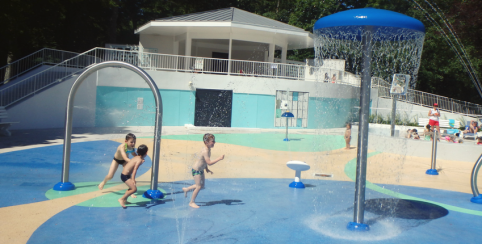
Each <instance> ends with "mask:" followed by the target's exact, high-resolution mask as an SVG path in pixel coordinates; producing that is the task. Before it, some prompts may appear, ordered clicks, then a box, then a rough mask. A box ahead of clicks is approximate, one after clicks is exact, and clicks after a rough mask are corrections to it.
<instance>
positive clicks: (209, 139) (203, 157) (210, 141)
mask: <svg viewBox="0 0 482 244" xmlns="http://www.w3.org/2000/svg"><path fill="white" fill-rule="evenodd" d="M203 141H204V145H205V147H203V149H202V150H201V153H200V155H199V157H198V159H197V160H196V162H195V163H194V165H193V166H192V176H193V177H194V182H195V184H194V185H192V186H190V187H187V188H182V190H183V191H184V197H187V192H188V191H190V190H193V189H194V191H193V193H192V196H191V202H189V206H191V207H192V208H199V206H198V205H197V204H196V203H195V202H194V201H195V200H196V197H197V194H198V193H199V191H200V190H201V189H202V188H204V170H206V173H211V174H212V173H213V172H212V171H211V170H209V169H208V165H213V164H215V163H217V162H219V161H221V160H223V159H224V155H221V156H220V157H219V158H218V159H216V160H213V161H211V148H213V147H214V143H216V141H215V140H214V135H213V134H209V133H207V134H205V135H204V137H203Z"/></svg>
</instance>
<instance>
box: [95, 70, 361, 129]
mask: <svg viewBox="0 0 482 244" xmlns="http://www.w3.org/2000/svg"><path fill="white" fill-rule="evenodd" d="M148 73H149V75H150V76H151V77H152V78H153V79H154V81H155V82H156V84H157V86H158V87H159V88H160V92H161V96H162V99H163V104H164V114H165V116H163V124H164V125H173V126H174V125H184V124H194V106H195V89H196V88H200V89H216V90H232V91H233V105H232V123H231V126H232V127H248V128H275V127H274V118H275V94H276V90H287V89H289V90H290V91H298V92H309V94H310V102H309V109H308V118H309V119H308V128H333V127H343V125H344V123H345V122H347V121H349V120H350V118H351V116H352V114H351V111H352V110H353V108H354V107H355V106H357V104H358V99H357V98H358V97H359V95H358V92H359V91H358V90H359V89H358V88H356V87H352V86H346V85H339V84H331V83H330V84H328V83H322V82H309V81H298V80H284V79H270V78H259V77H244V76H227V75H211V74H192V73H183V72H166V71H148ZM190 82H191V83H192V86H190V85H189V83H190ZM98 85H99V87H98V89H97V97H96V100H97V106H96V123H95V124H96V126H145V125H152V124H153V121H154V120H153V119H154V114H153V111H154V103H153V95H152V92H151V91H150V89H149V88H148V87H147V84H145V83H144V81H143V80H142V79H140V77H137V76H136V75H135V74H134V73H132V72H130V71H127V70H123V69H119V68H108V69H104V70H101V71H99V81H98ZM138 98H142V99H143V100H144V110H138V109H137V99H138Z"/></svg>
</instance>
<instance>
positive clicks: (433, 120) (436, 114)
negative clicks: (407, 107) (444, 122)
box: [428, 103, 440, 136]
mask: <svg viewBox="0 0 482 244" xmlns="http://www.w3.org/2000/svg"><path fill="white" fill-rule="evenodd" d="M428 118H429V120H428V124H429V125H430V126H431V127H432V128H433V127H435V129H437V132H438V133H439V136H440V126H439V118H440V111H439V110H438V104H437V103H434V104H433V108H432V109H430V110H429V111H428Z"/></svg>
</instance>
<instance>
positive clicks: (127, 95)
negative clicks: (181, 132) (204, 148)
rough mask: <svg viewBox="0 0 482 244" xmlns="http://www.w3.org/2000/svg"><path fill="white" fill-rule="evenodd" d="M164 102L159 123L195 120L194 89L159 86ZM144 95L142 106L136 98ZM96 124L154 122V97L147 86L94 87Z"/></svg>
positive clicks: (121, 124)
mask: <svg viewBox="0 0 482 244" xmlns="http://www.w3.org/2000/svg"><path fill="white" fill-rule="evenodd" d="M159 91H160V94H161V97H162V102H163V118H162V125H165V126H179V125H184V124H193V123H194V102H192V101H194V93H193V92H190V91H176V90H159ZM138 97H142V98H143V99H144V105H143V109H142V110H138V109H137V98H138ZM96 99H97V100H96V103H97V106H96V116H95V124H96V126H98V127H119V126H154V121H155V116H156V115H155V112H156V107H155V101H154V95H153V94H152V91H151V90H150V89H148V88H127V87H107V86H99V87H97V97H96Z"/></svg>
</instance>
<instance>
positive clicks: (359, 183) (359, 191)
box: [353, 26, 372, 223]
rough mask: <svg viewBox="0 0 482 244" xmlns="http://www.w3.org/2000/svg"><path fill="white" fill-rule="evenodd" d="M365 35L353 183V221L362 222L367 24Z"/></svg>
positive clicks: (367, 87)
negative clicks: (354, 179)
mask: <svg viewBox="0 0 482 244" xmlns="http://www.w3.org/2000/svg"><path fill="white" fill-rule="evenodd" d="M364 29H365V35H364V36H363V37H362V48H363V54H362V55H363V63H362V64H363V66H362V80H361V85H360V120H359V121H360V122H359V124H358V149H357V150H358V151H357V159H356V160H357V161H356V183H355V203H354V204H355V209H354V213H353V222H355V223H363V220H364V212H365V185H366V172H367V151H368V124H369V123H368V122H369V121H368V117H369V115H370V114H369V112H370V111H369V110H370V87H371V67H370V62H371V59H372V48H371V35H372V33H371V31H370V30H371V28H370V26H367V27H365V28H364Z"/></svg>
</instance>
